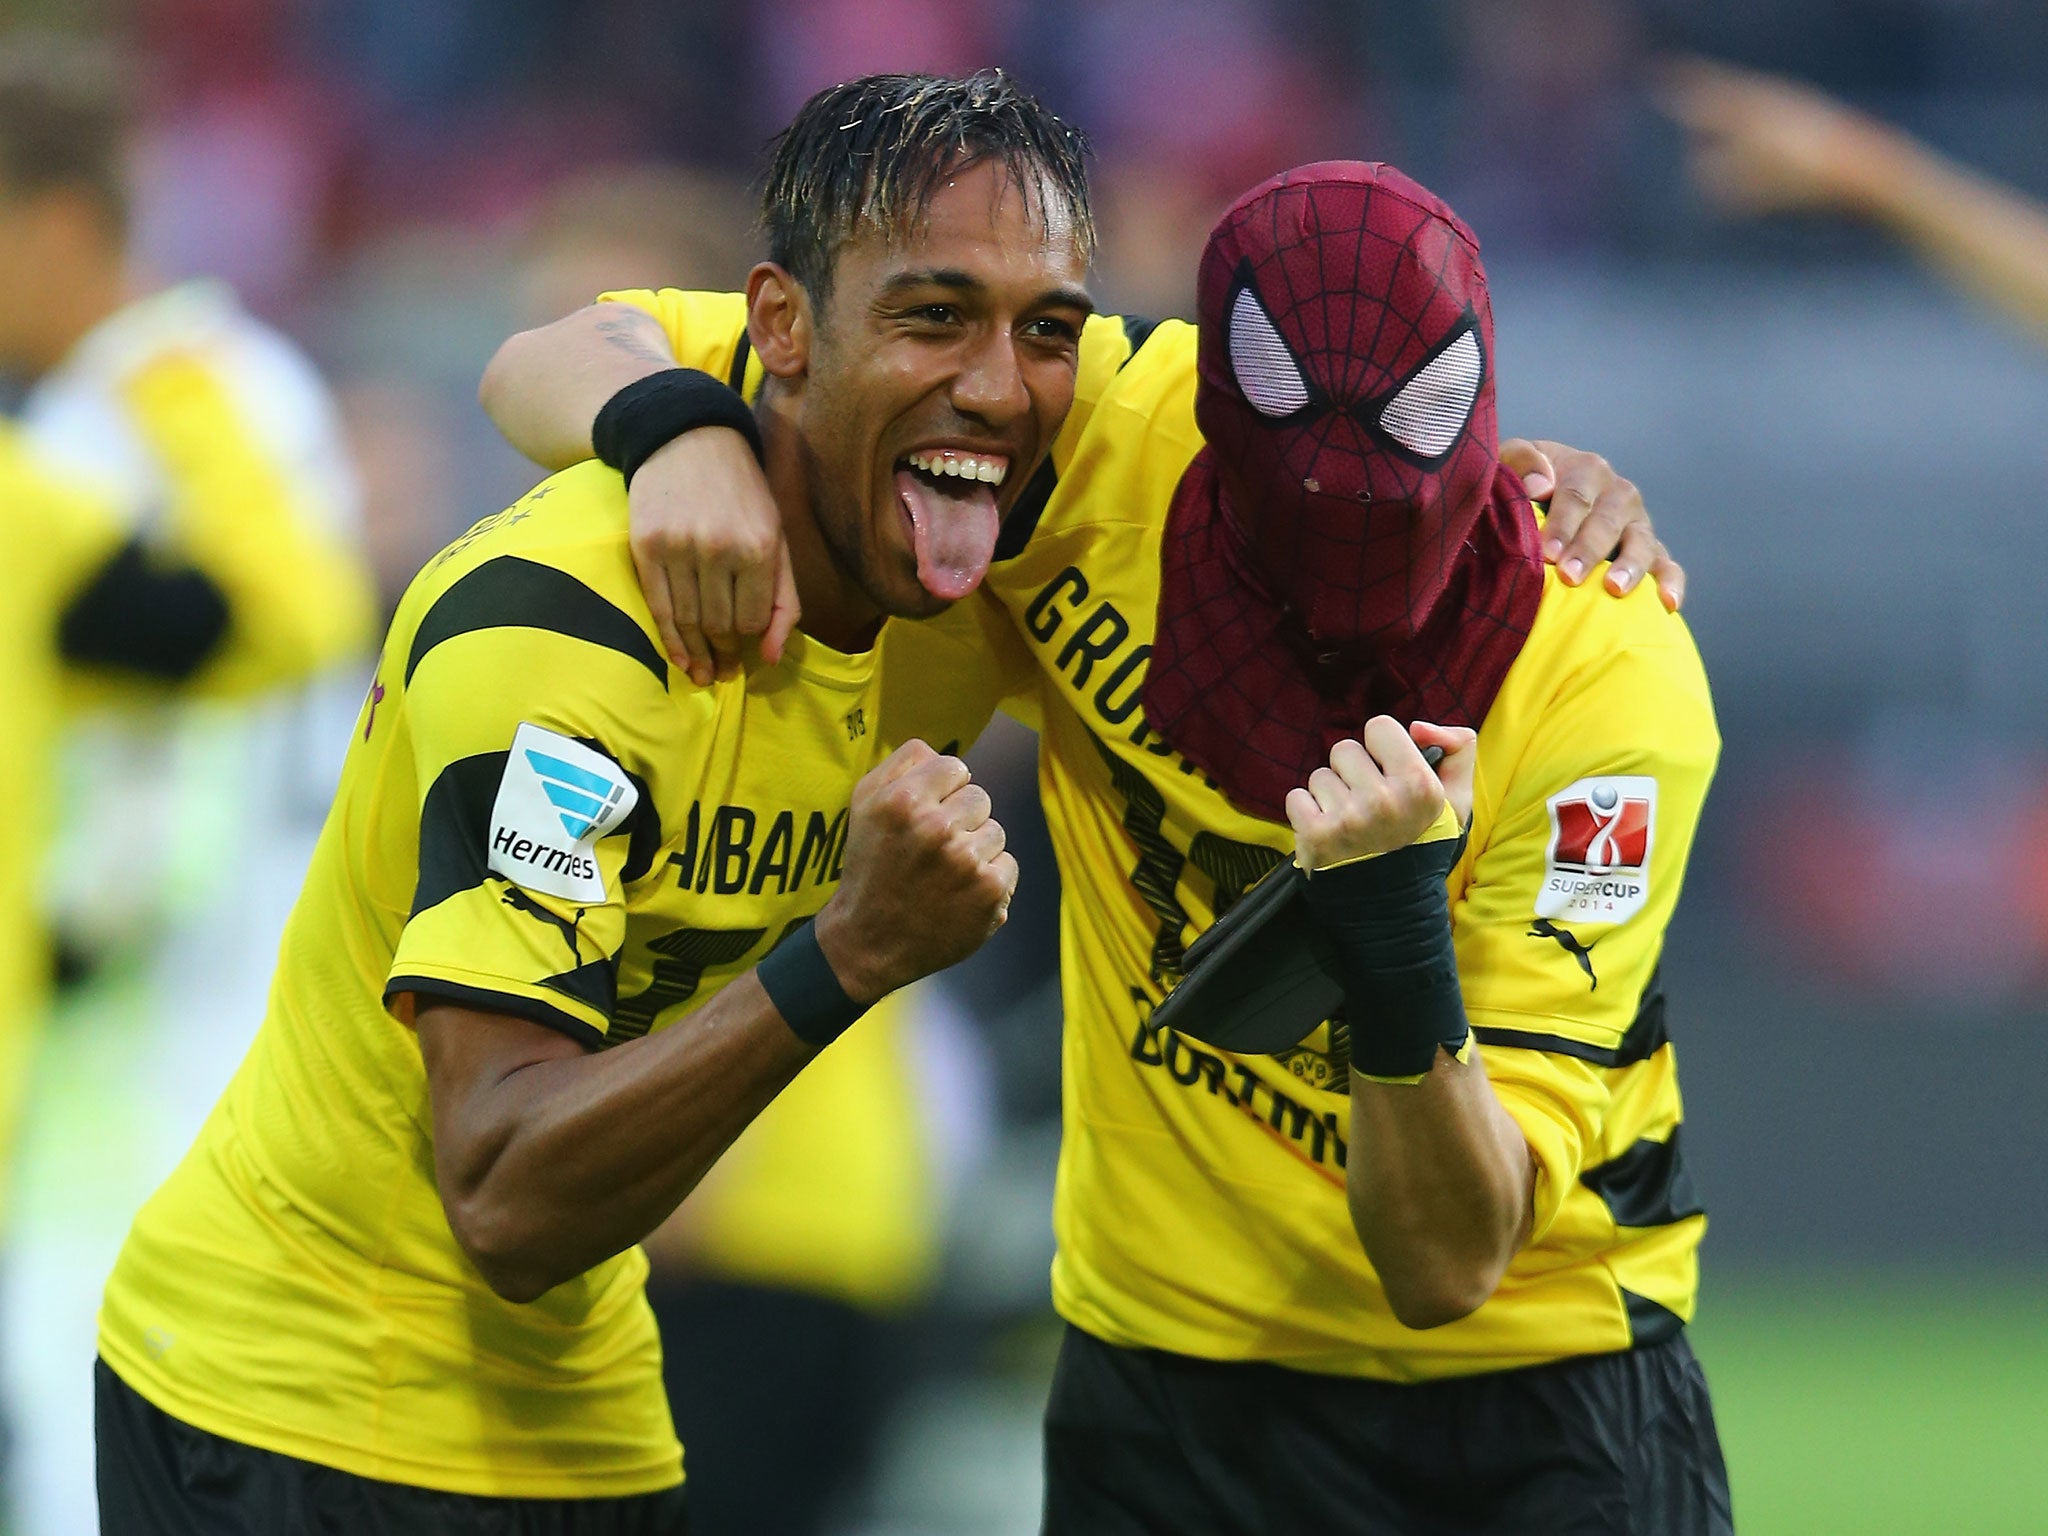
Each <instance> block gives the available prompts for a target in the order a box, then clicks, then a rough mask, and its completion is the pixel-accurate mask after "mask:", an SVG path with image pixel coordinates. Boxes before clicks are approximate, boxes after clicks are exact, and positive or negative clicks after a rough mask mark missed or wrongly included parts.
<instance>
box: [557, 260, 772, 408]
mask: <svg viewBox="0 0 2048 1536" xmlns="http://www.w3.org/2000/svg"><path fill="white" fill-rule="evenodd" d="M597 302H598V303H600V304H630V305H631V306H632V307H633V308H635V309H638V310H644V311H645V312H646V313H648V314H650V315H652V316H653V317H654V318H655V320H656V321H657V322H659V324H660V326H661V328H662V330H663V331H664V332H665V333H666V334H667V336H668V344H669V349H670V350H671V351H672V352H674V353H675V357H676V363H677V365H678V366H680V367H683V368H697V369H701V370H702V371H703V372H705V373H708V374H712V375H714V376H715V377H717V378H721V379H723V380H725V382H726V383H728V384H730V385H732V387H733V388H734V389H737V390H738V391H739V392H740V393H741V394H743V395H745V396H746V397H747V398H748V399H749V400H751V399H753V398H754V396H755V394H756V393H757V392H758V391H759V390H760V388H761V376H762V369H761V359H759V358H758V357H756V356H754V349H753V348H752V347H750V346H748V345H747V296H746V295H745V294H743V293H689V292H686V291H684V290H683V289H681V288H663V289H660V290H658V291H657V290H655V289H651V288H628V289H621V290H620V291H619V292H616V293H601V294H599V295H598V296H597Z"/></svg>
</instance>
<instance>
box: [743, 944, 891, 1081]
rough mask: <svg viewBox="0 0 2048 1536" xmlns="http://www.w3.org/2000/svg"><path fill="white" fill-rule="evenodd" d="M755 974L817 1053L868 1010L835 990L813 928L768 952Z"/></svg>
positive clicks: (838, 988) (836, 983) (799, 1035)
mask: <svg viewBox="0 0 2048 1536" xmlns="http://www.w3.org/2000/svg"><path fill="white" fill-rule="evenodd" d="M754 974H755V975H756V976H757V977H759V978H760V981H761V990H762V991H764V992H766V993H767V994H768V1001H769V1002H771V1003H773V1004H774V1005H775V1011H776V1012H777V1013H779V1014H781V1015H782V1018H783V1022H784V1023H786V1024H788V1025H789V1027H790V1029H791V1030H793V1031H794V1032H795V1034H796V1037H797V1038H798V1039H799V1040H801V1041H803V1042H804V1043H805V1044H806V1045H814V1046H817V1047H818V1048H819V1049H820V1050H823V1049H824V1048H825V1047H826V1046H828V1045H830V1044H831V1043H832V1042H833V1041H834V1040H837V1039H838V1038H839V1037H840V1036H841V1035H843V1034H845V1033H846V1029H847V1026H848V1025H850V1024H852V1023H853V1021H854V1020H855V1019H857V1018H859V1017H860V1016H861V1015H862V1014H864V1013H866V1012H867V1011H868V1010H867V1005H866V1004H865V1003H857V1002H855V1001H854V1000H853V999H852V998H850V997H848V996H847V995H846V989H845V988H844V987H842V986H840V985H839V977H838V974H837V973H836V972H834V971H833V969H832V962H831V961H829V960H827V959H826V958H825V951H824V950H823V949H821V948H820V947H819V946H818V930H817V928H816V926H815V925H814V924H812V923H808V922H807V923H805V924H804V925H803V927H801V928H799V929H797V930H796V931H795V932H794V933H792V934H790V935H789V937H788V938H786V939H784V940H783V941H782V942H781V943H780V944H778V945H776V946H775V947H774V948H773V949H771V950H769V951H768V954H767V956H766V958H764V959H763V960H762V961H761V963H760V964H759V965H757V966H755V967H754Z"/></svg>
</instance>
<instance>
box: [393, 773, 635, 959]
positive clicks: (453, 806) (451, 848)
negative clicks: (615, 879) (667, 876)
mask: <svg viewBox="0 0 2048 1536" xmlns="http://www.w3.org/2000/svg"><path fill="white" fill-rule="evenodd" d="M575 739H576V740H578V741H581V742H582V743H583V745H584V746H586V747H588V748H590V750H591V751H593V752H595V753H597V754H598V756H600V757H602V758H604V759H605V760H606V761H607V762H610V763H612V764H613V765H614V766H617V760H616V759H615V758H613V757H612V754H611V753H610V752H608V751H606V750H605V746H604V743H603V742H599V741H592V740H591V739H590V738H589V737H588V736H580V737H577V738H575ZM511 755H512V754H511V752H510V751H509V750H507V751H504V752H479V753H477V754H476V755H475V756H474V757H461V758H457V759H456V760H455V761H454V762H452V763H450V764H449V765H448V766H447V767H445V768H443V769H442V770H441V772H440V775H439V777H437V778H436V779H435V780H434V782H433V784H432V785H431V786H430V787H429V788H428V790H427V797H426V799H425V800H424V801H423V802H421V805H420V843H419V866H420V867H419V881H418V883H417V884H416V885H415V886H414V887H413V896H412V916H414V917H417V916H419V914H420V913H422V912H424V911H426V910H427V909H428V908H429V907H436V906H439V905H440V904H441V903H442V902H444V901H446V900H447V899H448V898H449V897H450V896H453V895H455V894H456V893H457V892H459V891H467V890H470V889H471V888H473V887H475V886H479V885H482V884H483V883H484V881H485V879H486V878H496V879H504V877H503V876H502V875H499V876H492V875H491V870H490V863H489V849H490V841H491V807H492V806H493V805H495V804H496V803H497V800H498V785H499V783H500V782H501V781H502V780H503V779H504V777H505V763H506V760H507V759H508V758H510V757H511ZM620 772H622V773H624V774H625V775H626V777H627V778H628V779H630V780H632V781H633V787H634V788H635V789H637V790H639V791H640V801H639V803H638V804H637V805H635V806H634V807H633V814H632V815H630V816H628V817H627V818H626V819H625V821H624V822H623V823H622V824H621V825H619V826H617V827H614V828H613V829H612V830H611V831H610V832H608V833H607V834H606V836H607V837H618V836H621V835H623V836H624V837H625V838H626V839H627V842H626V862H625V864H624V866H623V867H622V868H621V869H620V871H619V882H620V884H622V885H630V884H631V883H632V882H633V881H635V880H638V879H640V878H641V877H642V876H643V875H645V874H646V873H647V871H648V870H650V869H652V868H653V867H654V856H655V855H656V854H657V853H659V852H660V851H661V817H660V815H659V814H658V813H657V812H656V811H655V809H654V795H653V793H652V792H651V791H650V790H649V789H648V787H647V781H646V780H645V779H643V778H641V777H640V775H639V774H637V773H633V772H631V771H630V770H627V769H620ZM506 883H507V884H508V885H509V884H510V883H511V882H509V881H507V882H506ZM572 995H580V994H572Z"/></svg>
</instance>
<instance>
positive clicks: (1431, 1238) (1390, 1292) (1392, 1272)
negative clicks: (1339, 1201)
mask: <svg viewBox="0 0 2048 1536" xmlns="http://www.w3.org/2000/svg"><path fill="white" fill-rule="evenodd" d="M1371 1214H1372V1213H1371V1212H1370V1211H1364V1212H1362V1211H1360V1210H1359V1208H1358V1207H1357V1205H1355V1204H1354V1206H1353V1208H1352V1226H1353V1228H1354V1229H1355V1230H1356V1231H1357V1233H1358V1239H1359V1242H1360V1243H1361V1244H1362V1245H1363V1247H1364V1248H1365V1256H1366V1258H1367V1259H1368V1260H1369V1261H1370V1262H1371V1264H1372V1267H1373V1271H1374V1273H1375V1274H1377V1275H1378V1276H1379V1281H1380V1288H1381V1289H1382V1291H1384V1292H1385V1294H1386V1298H1387V1307H1388V1309H1389V1310H1390V1311H1392V1312H1393V1314H1394V1317H1395V1319H1396V1320H1397V1321H1399V1323H1400V1324H1401V1326H1402V1327H1404V1328H1412V1329H1414V1330H1416V1331H1417V1332H1423V1331H1426V1330H1428V1329H1431V1328H1442V1327H1444V1326H1445V1325H1446V1324H1449V1323H1455V1322H1457V1321H1458V1320H1459V1319H1461V1318H1466V1317H1470V1316H1471V1315H1472V1314H1473V1313H1474V1312H1477V1311H1478V1310H1479V1309H1480V1308H1481V1307H1483V1306H1485V1305H1486V1303H1487V1302H1488V1301H1490V1300H1491V1299H1492V1298H1493V1293H1494V1292H1495V1291H1496V1290H1498V1289H1499V1288H1500V1282H1501V1277H1502V1276H1503V1275H1505V1274H1506V1273H1507V1269H1508V1264H1509V1263H1510V1261H1512V1260H1513V1258H1514V1256H1515V1252H1516V1249H1517V1247H1518V1244H1517V1242H1516V1240H1515V1238H1514V1236H1513V1234H1512V1233H1510V1232H1508V1231H1506V1230H1501V1231H1499V1232H1497V1233H1495V1232H1487V1233H1478V1232H1472V1231H1463V1232H1458V1231H1447V1230H1445V1229H1444V1228H1442V1227H1441V1226H1417V1225H1415V1224H1409V1223H1399V1224H1397V1223H1386V1222H1374V1221H1371V1220H1368V1219H1366V1218H1367V1217H1368V1216H1370V1215H1371Z"/></svg>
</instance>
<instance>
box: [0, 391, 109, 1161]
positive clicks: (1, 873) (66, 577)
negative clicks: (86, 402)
mask: <svg viewBox="0 0 2048 1536" xmlns="http://www.w3.org/2000/svg"><path fill="white" fill-rule="evenodd" d="M0 517H4V519H5V521H4V522H0V547H4V550H5V560H6V573H7V594H6V601H5V602H4V603H0V687H4V688H5V689H6V701H7V709H6V718H7V729H6V730H5V731H4V732H0V795H4V797H5V800H6V803H7V804H8V805H9V806H12V807H14V810H13V812H12V814H10V815H8V816H5V817H0V1168H4V1167H5V1166H6V1161H7V1153H8V1151H9V1150H10V1149H11V1148H12V1147H13V1145H14V1129H15V1120H16V1118H17V1116H18V1113H19V1111H20V1108H21V1094H22V1090H23V1089H24V1088H25V1087H26V1086H27V1081H28V1071H29V1064H30V1060H31V1057H32V1055H33V1047H34V1042H35V1039H36V1033H37V1030H36V1026H37V1024H38V1022H39V1021H40V1020H41V1017H42V1012H43V1006H44V1002H45V999H46V994H47V993H48V990H49V980H50V955H49V950H48V947H47V942H46V937H45V934H44V929H43V916H42V903H41V900H40V894H41V893H40V891H39V889H38V885H37V875H38V873H39V872H40V870H41V869H42V864H43V852H44V844H45V841H46V839H47V838H48V836H49V828H50V822H51V817H52V814H53V813H54V811H55V810H56V808H57V807H59V806H61V805H62V804H63V803H64V801H65V796H64V794H63V792H62V789H61V787H60V785H59V784H58V782H57V773H56V771H55V763H54V754H55V752H56V747H57V727H58V721H59V719H60V716H61V713H62V702H61V700H62V690H61V683H60V679H61V672H60V668H59V662H58V646H57V636H58V624H59V621H60V620H61V618H62V616H63V613H64V610H65V609H66V608H68V607H69V606H70V605H71V602H72V600H73V599H74V598H75V597H76V596H77V595H78V593H79V592H80V590H81V589H83V587H84V586H85V585H86V583H87V581H88V580H89V579H90V578H91V577H92V575H93V574H94V572H96V571H97V570H98V569H99V567H100V566H102V565H103V564H104V563H105V562H106V561H107V559H108V557H109V556H111V555H112V554H113V553H114V550H115V548H116V547H117V546H118V545H119V544H120V543H121V542H122V540H123V539H124V537H125V535H124V533H123V532H122V529H121V526H120V524H119V522H118V521H117V520H116V519H115V518H114V516H113V515H112V512H111V511H110V510H109V509H108V508H107V507H105V506H103V505H101V504H100V502H99V501H97V500H96V499H94V498H93V497H91V496H89V495H85V494H81V493H80V492H78V491H77V490H75V489H73V488H71V487H70V486H69V485H67V484H65V483H63V482H61V481H59V480H57V479H55V478H53V477H52V476H51V475H50V474H49V473H48V472H47V471H46V469H45V468H44V467H43V466H42V465H40V464H39V463H38V462H37V461H36V460H35V459H34V458H33V457H32V456H31V455H30V454H29V452H28V451H27V449H26V448H25V446H24V444H23V442H22V439H21V436H20V434H19V433H18V432H16V431H15V430H14V429H13V428H12V427H9V426H7V425H5V424H4V423H0ZM4 1196H5V1189H4V1187H0V1199H4Z"/></svg>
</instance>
